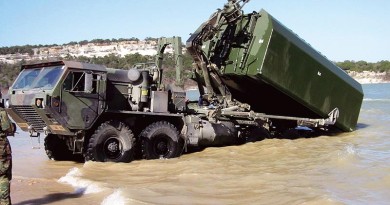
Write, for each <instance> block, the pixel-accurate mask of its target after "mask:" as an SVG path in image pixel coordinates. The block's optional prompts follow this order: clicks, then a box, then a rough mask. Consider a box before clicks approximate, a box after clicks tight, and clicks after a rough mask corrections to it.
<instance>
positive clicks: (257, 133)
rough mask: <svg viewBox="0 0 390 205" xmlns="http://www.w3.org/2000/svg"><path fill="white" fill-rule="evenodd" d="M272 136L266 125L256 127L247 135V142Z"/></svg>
mask: <svg viewBox="0 0 390 205" xmlns="http://www.w3.org/2000/svg"><path fill="white" fill-rule="evenodd" d="M268 138H271V134H270V133H269V131H268V130H266V129H265V128H264V127H254V128H252V129H251V130H249V131H248V133H246V135H245V143H248V142H257V141H261V140H264V139H268Z"/></svg>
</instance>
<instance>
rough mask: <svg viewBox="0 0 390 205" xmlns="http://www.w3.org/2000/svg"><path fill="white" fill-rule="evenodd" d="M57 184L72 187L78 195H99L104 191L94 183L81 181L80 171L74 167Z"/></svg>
mask: <svg viewBox="0 0 390 205" xmlns="http://www.w3.org/2000/svg"><path fill="white" fill-rule="evenodd" d="M58 182H60V183H64V184H69V185H71V186H73V187H74V188H75V193H78V194H82V193H83V194H91V193H99V192H102V191H103V190H104V189H103V188H101V187H100V186H99V185H98V184H97V183H96V182H93V181H90V180H86V179H82V173H81V171H80V169H79V168H76V167H74V168H72V169H70V171H69V172H68V173H67V174H66V175H65V176H63V177H61V178H60V179H59V180H58Z"/></svg>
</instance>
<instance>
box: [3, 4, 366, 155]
mask: <svg viewBox="0 0 390 205" xmlns="http://www.w3.org/2000/svg"><path fill="white" fill-rule="evenodd" d="M246 2H247V1H235V0H229V1H228V3H227V4H226V5H225V6H224V8H223V9H220V10H217V12H216V13H214V14H213V15H212V16H211V17H210V19H208V20H207V21H205V22H204V23H203V24H202V25H201V26H200V27H199V28H198V29H197V30H196V31H195V32H194V33H193V34H192V35H191V36H190V38H189V39H188V40H187V43H186V47H187V50H188V52H189V53H190V54H191V56H192V57H193V59H194V64H193V68H192V72H193V78H192V79H194V80H195V81H196V82H197V85H198V89H199V93H200V94H199V98H198V99H197V100H195V101H189V100H188V99H187V98H186V92H185V91H184V89H183V87H182V84H183V82H182V77H181V76H182V71H183V68H182V67H181V65H182V59H181V39H180V38H179V37H174V38H161V39H160V40H159V43H158V45H159V47H158V54H157V61H156V63H150V64H139V65H137V66H135V67H134V68H131V69H129V70H126V69H112V68H107V67H105V66H102V65H95V64H88V63H81V62H71V61H56V62H46V63H39V64H32V65H23V66H22V69H21V72H20V74H19V76H18V78H17V79H16V80H15V82H14V84H13V85H12V87H11V88H10V89H9V99H8V100H7V101H6V102H5V104H6V107H7V111H8V113H9V114H10V116H11V117H12V118H13V119H14V120H15V122H16V123H17V124H18V125H19V127H20V128H21V129H22V130H24V131H28V132H30V134H31V136H36V137H40V136H44V137H45V139H44V145H45V150H46V153H47V155H48V157H49V158H51V159H55V160H63V159H70V158H72V157H74V156H82V157H83V158H85V160H93V161H113V162H129V161H132V160H133V159H134V158H136V156H141V157H142V158H145V159H158V158H173V157H178V156H180V155H181V154H182V153H183V152H185V151H186V150H187V148H190V147H206V146H224V145H233V144H241V143H245V142H252V141H257V140H260V139H263V138H268V137H277V136H282V137H283V136H284V137H286V136H291V135H297V134H299V133H300V132H301V131H302V130H303V131H304V132H310V133H312V132H326V131H330V130H341V131H352V130H354V128H355V126H356V123H357V118H358V115H359V110H360V106H361V103H362V98H363V93H362V88H361V85H360V84H359V83H357V82H356V81H354V80H353V79H352V78H350V77H349V76H348V75H347V74H346V73H345V72H344V71H342V70H341V69H340V68H338V67H337V66H335V65H334V64H333V63H332V62H330V61H329V60H328V59H326V58H325V57H324V56H322V55H321V54H320V53H318V52H317V51H315V50H314V49H313V48H312V47H311V46H309V45H308V44H307V43H305V42H304V41H303V40H302V39H300V38H299V37H298V36H297V35H295V34H294V33H292V31H290V30H289V29H287V28H286V27H284V26H283V25H282V24H281V23H279V22H278V21H277V20H276V19H275V18H273V17H272V16H271V15H270V14H268V13H267V12H266V11H264V10H262V11H260V12H259V13H257V12H253V13H249V14H243V11H242V6H243V5H244V4H245V3H246ZM169 44H172V45H173V47H174V50H175V61H176V62H177V68H176V74H177V76H176V78H177V79H176V83H175V84H167V85H164V83H163V78H164V72H163V69H162V57H163V53H164V49H165V47H166V46H167V45H169ZM138 153H139V154H138Z"/></svg>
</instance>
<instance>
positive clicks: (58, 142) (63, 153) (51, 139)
mask: <svg viewBox="0 0 390 205" xmlns="http://www.w3.org/2000/svg"><path fill="white" fill-rule="evenodd" d="M44 146H45V151H46V155H47V157H48V158H49V159H51V160H56V161H64V160H74V159H75V156H74V154H73V152H72V151H70V150H69V148H68V146H67V145H66V141H65V140H63V139H60V138H59V137H58V135H53V134H49V135H47V136H46V137H45V142H44Z"/></svg>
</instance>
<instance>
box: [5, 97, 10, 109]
mask: <svg viewBox="0 0 390 205" xmlns="http://www.w3.org/2000/svg"><path fill="white" fill-rule="evenodd" d="M4 106H5V108H9V100H8V99H7V100H6V101H5V103H4Z"/></svg>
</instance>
